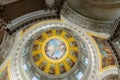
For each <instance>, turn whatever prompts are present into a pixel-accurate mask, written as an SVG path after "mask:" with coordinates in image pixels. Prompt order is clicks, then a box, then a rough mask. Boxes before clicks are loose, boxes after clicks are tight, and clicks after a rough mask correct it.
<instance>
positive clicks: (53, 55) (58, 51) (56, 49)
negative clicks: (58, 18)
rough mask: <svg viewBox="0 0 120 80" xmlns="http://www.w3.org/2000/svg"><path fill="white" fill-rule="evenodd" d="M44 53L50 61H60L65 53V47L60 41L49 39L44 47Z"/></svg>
mask: <svg viewBox="0 0 120 80" xmlns="http://www.w3.org/2000/svg"><path fill="white" fill-rule="evenodd" d="M45 53H46V55H47V56H48V57H49V58H50V59H53V60H58V59H61V58H62V57H63V56H64V55H65V53H66V45H65V43H64V42H63V41H62V40H60V39H57V38H54V39H51V40H49V41H48V42H47V44H46V45H45Z"/></svg>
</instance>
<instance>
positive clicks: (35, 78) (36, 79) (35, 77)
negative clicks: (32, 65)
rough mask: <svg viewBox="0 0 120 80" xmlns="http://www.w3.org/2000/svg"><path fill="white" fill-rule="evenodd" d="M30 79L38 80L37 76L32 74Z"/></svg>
mask: <svg viewBox="0 0 120 80" xmlns="http://www.w3.org/2000/svg"><path fill="white" fill-rule="evenodd" d="M32 80H40V79H39V78H38V77H37V76H33V78H32Z"/></svg>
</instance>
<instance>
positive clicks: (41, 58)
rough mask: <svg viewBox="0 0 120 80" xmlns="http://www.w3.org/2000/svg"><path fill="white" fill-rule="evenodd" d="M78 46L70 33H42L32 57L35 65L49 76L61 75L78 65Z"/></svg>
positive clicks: (57, 31)
mask: <svg viewBox="0 0 120 80" xmlns="http://www.w3.org/2000/svg"><path fill="white" fill-rule="evenodd" d="M78 49H79V48H78V45H77V42H76V40H75V39H74V38H73V37H72V36H71V34H70V33H68V32H66V31H64V30H59V29H52V30H49V31H45V32H43V33H41V34H40V35H39V36H38V37H37V39H36V40H35V42H34V45H33V51H32V56H33V60H34V62H35V65H36V66H37V67H38V68H39V69H40V70H42V71H43V72H45V73H47V74H52V75H60V74H63V73H65V72H68V71H70V70H71V68H72V67H73V66H74V64H76V62H77V60H78V59H77V58H78V55H79V54H80V53H79V51H78Z"/></svg>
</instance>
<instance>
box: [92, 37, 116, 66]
mask: <svg viewBox="0 0 120 80" xmlns="http://www.w3.org/2000/svg"><path fill="white" fill-rule="evenodd" d="M94 39H95V40H96V42H97V44H98V46H99V49H100V53H101V54H102V55H103V57H102V67H106V66H109V65H114V64H115V59H114V57H113V55H112V52H111V50H110V49H109V47H108V45H107V43H106V42H105V40H103V39H100V38H96V37H94Z"/></svg>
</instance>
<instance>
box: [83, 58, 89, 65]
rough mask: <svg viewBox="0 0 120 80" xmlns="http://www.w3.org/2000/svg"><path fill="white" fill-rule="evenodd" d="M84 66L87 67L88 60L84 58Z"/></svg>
mask: <svg viewBox="0 0 120 80" xmlns="http://www.w3.org/2000/svg"><path fill="white" fill-rule="evenodd" d="M83 63H84V65H88V58H86V57H85V58H84V61H83Z"/></svg>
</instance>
